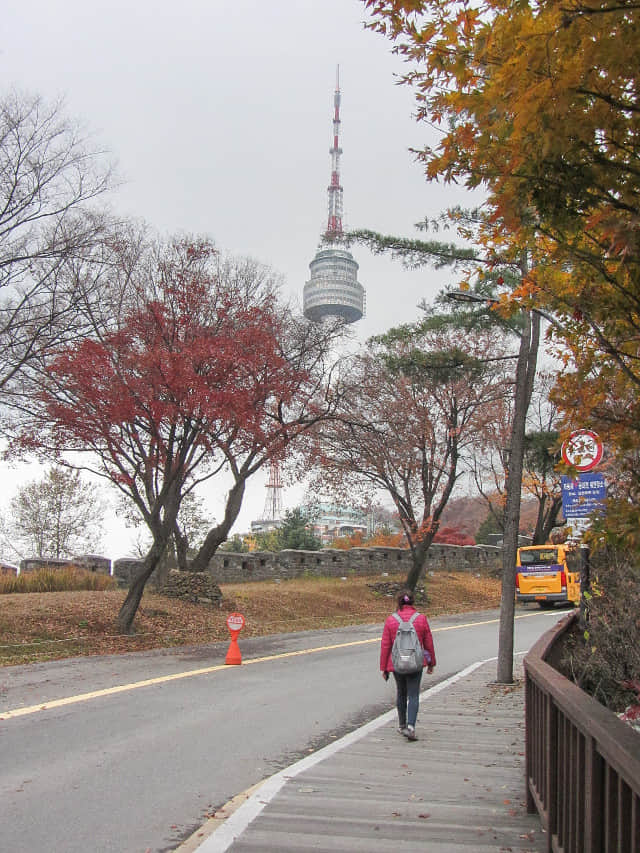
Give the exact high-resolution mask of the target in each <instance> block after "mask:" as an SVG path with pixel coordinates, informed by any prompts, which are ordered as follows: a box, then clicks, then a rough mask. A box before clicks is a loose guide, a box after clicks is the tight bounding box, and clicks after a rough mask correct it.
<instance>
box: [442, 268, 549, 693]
mask: <svg viewBox="0 0 640 853" xmlns="http://www.w3.org/2000/svg"><path fill="white" fill-rule="evenodd" d="M520 271H521V274H522V276H523V277H524V276H525V275H526V274H527V272H528V264H527V259H526V256H523V258H522V260H521V263H520ZM447 297H448V298H449V299H451V300H452V301H454V302H479V303H484V304H485V305H488V306H490V305H495V304H496V303H497V300H496V299H491V298H487V297H484V296H479V295H478V294H474V293H470V292H469V291H461V290H454V291H449V293H448V294H447ZM523 314H524V328H523V330H522V334H521V335H520V348H519V350H518V361H517V364H516V377H515V390H514V398H513V419H512V421H511V436H510V445H509V458H508V461H507V477H506V484H505V491H506V502H505V508H504V531H503V537H502V591H501V597H500V627H499V631H498V668H497V675H496V681H497V682H498V683H499V684H512V683H513V632H514V618H515V599H516V557H517V551H518V534H519V530H520V501H521V498H522V468H523V463H524V442H525V435H526V428H527V413H528V411H529V403H530V402H531V395H532V393H533V384H534V381H535V376H536V368H537V364H538V349H539V346H540V318H541V317H545V319H548V320H549V321H550V322H553V319H552V318H551V317H549V316H548V315H547V314H546V313H545V312H544V311H540V310H538V309H536V308H532V309H530V310H524V312H523Z"/></svg>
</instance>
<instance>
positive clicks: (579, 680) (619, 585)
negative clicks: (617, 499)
mask: <svg viewBox="0 0 640 853" xmlns="http://www.w3.org/2000/svg"><path fill="white" fill-rule="evenodd" d="M591 577H592V591H591V595H590V596H589V598H588V600H587V618H588V621H587V623H586V630H584V631H583V632H581V631H576V632H574V634H573V636H572V637H571V638H570V639H569V641H568V646H567V653H566V654H565V656H564V660H563V669H564V671H565V672H566V674H567V675H568V676H569V677H570V678H571V679H572V680H573V681H575V683H576V684H577V685H578V686H579V687H581V688H582V690H584V691H585V692H587V693H589V694H590V695H592V696H593V697H594V698H595V699H597V700H598V701H599V702H601V703H602V704H603V705H605V706H606V707H608V708H611V709H612V710H614V711H623V710H624V709H625V707H626V706H627V705H629V704H630V703H631V702H633V701H634V693H633V691H632V690H631V689H630V688H629V686H628V685H629V683H632V682H637V681H639V680H640V564H639V561H638V558H637V556H636V555H635V554H631V553H623V552H620V551H614V550H610V549H609V550H605V549H603V550H602V551H601V552H599V553H597V554H596V555H594V557H593V558H592V568H591ZM625 682H626V684H625Z"/></svg>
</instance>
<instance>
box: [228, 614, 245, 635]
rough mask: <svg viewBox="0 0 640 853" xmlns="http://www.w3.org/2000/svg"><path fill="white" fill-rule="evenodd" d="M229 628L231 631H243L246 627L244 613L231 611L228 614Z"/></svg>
mask: <svg viewBox="0 0 640 853" xmlns="http://www.w3.org/2000/svg"><path fill="white" fill-rule="evenodd" d="M227 628H228V629H229V630H230V631H242V629H243V628H244V616H243V615H242V613H230V614H229V616H227Z"/></svg>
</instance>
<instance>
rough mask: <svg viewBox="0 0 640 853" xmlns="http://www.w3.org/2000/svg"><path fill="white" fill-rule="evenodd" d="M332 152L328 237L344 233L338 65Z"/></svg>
mask: <svg viewBox="0 0 640 853" xmlns="http://www.w3.org/2000/svg"><path fill="white" fill-rule="evenodd" d="M329 153H330V154H331V182H330V183H329V187H328V195H329V218H328V220H327V237H329V238H333V239H335V238H336V237H338V236H340V235H342V184H341V183H340V155H341V154H342V148H340V66H339V65H336V90H335V92H334V95H333V145H332V147H331V148H330V149H329Z"/></svg>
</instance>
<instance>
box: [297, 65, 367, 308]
mask: <svg viewBox="0 0 640 853" xmlns="http://www.w3.org/2000/svg"><path fill="white" fill-rule="evenodd" d="M333 104H334V111H333V146H332V147H331V148H330V149H329V153H330V154H331V181H330V183H329V186H328V188H327V192H328V195H329V218H328V220H327V230H326V234H325V238H326V239H327V240H328V241H330V242H335V243H338V242H339V241H340V238H341V237H342V233H343V232H342V185H341V183H340V155H341V154H342V148H340V143H339V140H340V67H339V66H338V68H337V69H336V88H335V93H334V97H333ZM309 270H310V271H311V277H310V279H309V281H308V282H307V283H306V284H305V286H304V291H303V308H304V316H305V317H306V318H307V319H308V320H312V321H314V322H320V321H321V320H323V319H325V318H338V319H341V320H343V321H344V322H345V323H355V322H356V320H361V319H362V317H363V315H364V310H365V291H364V287H363V286H362V285H361V284H360V282H359V281H358V264H357V263H356V261H355V260H354V258H353V255H352V254H351V252H349V251H347V250H346V249H340V248H337V247H335V248H334V247H332V248H326V249H323V248H319V249H318V251H317V253H316V256H315V258H314V259H313V260H312V261H311V263H310V264H309Z"/></svg>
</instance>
